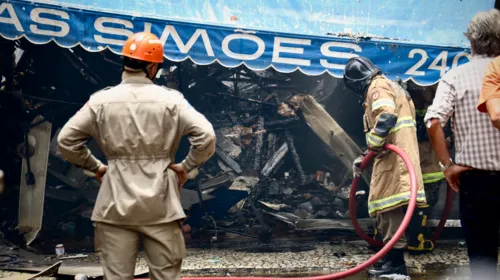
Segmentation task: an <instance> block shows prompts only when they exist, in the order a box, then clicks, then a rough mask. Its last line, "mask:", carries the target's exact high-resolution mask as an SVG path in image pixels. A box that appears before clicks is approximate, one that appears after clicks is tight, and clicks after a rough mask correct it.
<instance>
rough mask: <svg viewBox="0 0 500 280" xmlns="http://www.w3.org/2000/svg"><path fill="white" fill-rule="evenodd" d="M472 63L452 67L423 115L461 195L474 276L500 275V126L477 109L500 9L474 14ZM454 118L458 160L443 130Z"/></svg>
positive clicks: (498, 39)
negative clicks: (449, 146) (499, 271)
mask: <svg viewBox="0 0 500 280" xmlns="http://www.w3.org/2000/svg"><path fill="white" fill-rule="evenodd" d="M465 35H466V36H467V38H468V39H469V41H470V44H471V53H472V58H471V60H470V62H468V63H466V64H463V65H461V66H459V67H457V68H455V69H452V70H451V71H449V72H448V73H447V74H446V75H445V76H444V77H443V78H442V80H441V81H440V82H439V84H438V88H437V91H436V97H435V99H434V101H433V104H432V105H431V106H430V107H429V108H428V110H427V113H426V115H425V118H424V122H425V123H426V126H427V131H428V133H429V138H430V139H431V142H432V145H433V148H434V150H435V151H436V154H437V155H438V158H439V161H440V167H441V170H442V171H443V172H444V175H445V177H446V180H447V181H448V183H449V185H450V186H451V187H452V188H453V189H454V190H455V191H456V192H459V194H460V220H461V224H462V228H463V231H464V235H465V241H466V243H467V251H468V256H469V261H470V268H471V272H472V279H497V262H498V246H497V245H498V244H497V242H498V230H499V225H500V131H498V130H497V129H496V128H495V127H494V126H492V125H491V122H490V119H489V117H488V115H487V114H483V113H481V112H479V111H478V110H477V109H476V105H477V102H478V99H479V96H480V93H481V88H482V83H483V77H484V75H485V72H486V69H487V67H488V64H489V63H490V62H491V61H492V59H493V58H494V57H495V56H498V55H500V11H498V10H495V9H492V10H489V11H487V12H480V13H478V14H476V15H475V16H474V18H473V19H472V21H471V22H470V24H469V27H468V30H467V32H466V33H465ZM450 118H451V124H452V129H453V133H454V136H455V144H454V145H455V162H453V161H452V159H451V158H450V155H449V153H448V149H447V146H446V142H445V137H444V134H443V127H444V126H445V125H446V124H447V123H448V121H449V120H450Z"/></svg>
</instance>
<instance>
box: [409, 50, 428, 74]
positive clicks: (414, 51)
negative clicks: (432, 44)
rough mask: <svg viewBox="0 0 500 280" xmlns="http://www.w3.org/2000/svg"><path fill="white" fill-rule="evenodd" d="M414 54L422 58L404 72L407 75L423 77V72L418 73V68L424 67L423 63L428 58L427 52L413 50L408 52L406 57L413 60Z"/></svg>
mask: <svg viewBox="0 0 500 280" xmlns="http://www.w3.org/2000/svg"><path fill="white" fill-rule="evenodd" d="M415 54H419V55H420V56H422V58H421V59H420V60H419V61H418V62H417V64H415V65H414V66H413V67H412V68H410V69H409V70H408V71H406V74H407V75H414V76H425V72H424V71H418V68H420V67H421V66H422V65H424V63H425V61H427V59H428V58H429V56H428V55H427V52H426V51H425V50H422V49H413V50H411V51H410V54H409V55H408V57H409V58H414V57H415Z"/></svg>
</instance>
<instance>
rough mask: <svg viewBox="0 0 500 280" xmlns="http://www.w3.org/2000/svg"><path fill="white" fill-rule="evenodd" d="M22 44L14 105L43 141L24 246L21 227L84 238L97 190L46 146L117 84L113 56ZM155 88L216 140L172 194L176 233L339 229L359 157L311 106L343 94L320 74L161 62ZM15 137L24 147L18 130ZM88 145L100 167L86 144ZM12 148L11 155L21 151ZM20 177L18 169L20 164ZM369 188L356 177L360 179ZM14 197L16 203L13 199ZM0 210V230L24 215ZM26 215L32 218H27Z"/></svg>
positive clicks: (348, 139)
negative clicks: (35, 205) (47, 68)
mask: <svg viewBox="0 0 500 280" xmlns="http://www.w3.org/2000/svg"><path fill="white" fill-rule="evenodd" d="M25 44H26V43H25ZM49 46H50V45H47V47H45V46H43V47H44V48H50V47H49ZM30 48H33V47H32V46H31V47H30ZM30 48H26V50H27V51H25V55H24V56H23V58H22V59H21V60H20V62H19V63H18V65H17V69H16V72H15V76H16V77H18V79H17V80H16V83H15V84H16V86H17V88H18V91H20V92H22V94H23V95H24V99H26V100H25V103H26V105H27V106H26V107H27V108H25V109H26V110H28V111H30V112H31V114H32V115H33V116H35V117H36V115H41V116H43V118H44V120H45V121H47V122H49V123H51V129H50V128H49V132H48V135H47V137H49V138H48V139H49V140H50V141H49V142H50V150H49V155H48V163H47V167H46V170H47V172H46V173H47V175H46V176H47V177H46V185H45V196H44V197H45V201H44V202H43V201H42V203H41V205H43V206H40V207H43V209H40V210H39V211H38V212H37V213H38V215H39V217H38V220H39V221H42V218H43V223H42V224H43V226H40V228H38V229H36V230H33V228H32V229H26V231H25V238H26V237H27V235H28V234H27V233H28V232H29V231H30V230H31V232H33V231H34V232H35V233H34V235H36V234H37V232H38V230H39V232H38V235H39V236H40V235H45V233H46V234H47V236H49V234H50V236H51V237H54V238H58V237H59V236H63V235H66V236H77V237H80V238H84V239H85V238H87V237H88V236H91V235H92V231H93V229H92V225H91V222H90V220H89V218H90V214H91V211H92V207H93V204H94V202H95V198H96V196H97V192H98V189H99V184H98V183H97V182H96V181H95V180H94V179H93V178H90V177H88V176H87V175H86V174H84V173H83V171H82V170H80V169H78V168H77V167H74V166H72V165H71V164H69V163H68V162H66V161H64V159H63V158H62V157H61V156H60V154H59V153H58V151H57V145H56V139H57V134H58V130H59V128H60V127H62V125H63V124H64V123H65V121H66V120H67V118H69V117H70V116H71V114H72V113H71V112H73V113H74V112H76V110H78V109H79V106H78V105H77V104H82V105H83V103H84V102H85V100H86V99H87V98H88V96H89V95H90V94H91V93H92V90H97V89H99V88H102V87H104V86H109V85H113V84H116V83H117V82H119V77H120V72H119V71H120V70H121V68H120V67H118V66H119V65H120V60H119V57H117V56H114V55H113V54H110V53H108V52H106V51H104V52H102V53H99V54H93V53H88V52H85V51H82V50H79V49H75V50H74V51H73V50H71V51H69V50H64V49H60V48H50V52H47V53H48V54H47V55H45V56H43V57H42V56H40V54H39V53H40V52H35V51H30ZM40 48H42V47H40ZM60 52H64V55H62V56H61V55H60ZM50 56H57V57H61V59H62V60H64V61H60V62H59V63H58V64H57V65H59V64H62V65H64V67H65V68H61V69H64V71H65V72H66V71H69V70H65V69H66V68H67V67H70V68H71V67H73V68H75V69H74V70H77V72H75V73H77V74H78V75H76V74H75V75H73V76H75V78H73V79H72V81H71V82H67V81H61V79H57V77H58V75H46V73H45V72H43V71H40V69H39V68H36V65H38V66H39V65H40V64H41V63H44V62H45V61H47V60H50ZM66 62H69V63H66ZM33 65H34V66H33ZM57 65H54V67H56V66H57ZM21 66H22V67H21ZM61 67H62V66H61ZM35 68H36V69H38V70H37V71H34V70H33V69H35ZM54 69H58V68H57V67H56V68H54ZM156 82H157V83H159V84H162V85H163V86H166V87H169V88H174V89H177V90H179V91H180V92H182V93H183V94H184V96H185V97H186V99H187V100H188V101H189V102H190V103H191V104H192V105H193V107H195V108H196V109H197V110H198V111H200V112H201V113H203V114H204V115H205V116H206V117H207V118H208V119H209V120H210V121H211V123H212V124H213V127H214V129H215V131H216V135H217V149H216V154H215V155H214V156H213V157H212V158H211V159H210V160H209V161H208V162H206V163H205V164H204V165H203V166H202V167H201V168H200V169H199V170H198V176H197V177H196V178H195V179H194V180H190V181H188V183H187V184H186V185H185V187H184V188H183V189H182V190H181V200H182V206H183V208H184V210H185V211H186V214H187V215H188V219H187V220H186V221H185V225H186V228H187V227H188V228H191V229H193V231H198V232H200V231H201V232H206V231H211V232H214V235H213V237H214V238H216V236H217V234H219V233H221V232H233V233H236V234H241V235H246V236H252V237H257V236H260V237H263V238H266V237H269V236H270V234H271V232H273V230H275V229H277V228H279V229H281V231H300V230H322V229H342V228H349V227H350V224H349V223H348V222H347V219H348V216H349V213H348V199H349V186H350V183H351V180H352V171H351V169H350V168H351V163H352V161H353V159H354V158H355V157H357V156H358V155H359V154H360V153H361V149H360V148H359V147H358V145H356V144H355V142H354V141H353V140H352V139H351V137H350V136H348V134H347V133H346V132H345V131H344V130H343V129H342V128H341V126H340V125H339V124H338V123H337V121H336V120H335V119H334V118H333V117H331V116H330V115H329V114H328V113H327V111H326V110H325V108H324V107H323V105H321V104H325V103H327V101H328V100H332V96H333V93H334V92H335V89H336V90H337V91H338V90H339V88H340V90H342V88H343V87H337V80H336V79H334V78H333V77H331V76H329V75H327V74H325V75H323V76H318V77H307V76H305V75H303V74H301V73H299V72H294V73H291V74H282V73H278V72H276V71H274V70H273V69H268V70H265V71H252V70H249V69H248V68H246V67H244V66H240V67H237V68H232V69H228V68H225V67H223V66H221V65H219V64H212V65H208V66H197V65H195V64H193V63H191V62H190V61H185V62H181V63H170V64H169V63H166V64H164V68H163V69H162V71H161V73H160V74H159V76H158V79H157V81H156ZM84 92H85V93H84ZM35 93H36V94H35ZM337 97H338V96H337ZM61 101H62V102H64V103H61ZM342 102H343V101H342ZM344 103H345V102H344ZM347 103H348V102H347ZM61 104H65V106H61ZM28 105H29V106H28ZM80 106H81V105H80ZM353 106H358V104H353ZM62 107H64V110H62V109H63V108H62ZM31 119H34V117H33V118H31ZM28 124H29V123H28ZM32 129H33V128H32ZM20 131H22V130H20ZM18 138H19V139H25V137H24V134H22V135H20V137H18ZM23 146H24V147H27V149H28V150H29V149H30V148H34V149H35V148H36V147H30V142H29V141H22V140H21V142H20V143H19V145H18V146H16V147H21V148H22V147H23ZM88 146H89V148H90V149H91V150H92V151H93V153H94V154H95V155H96V156H97V157H98V158H99V159H101V160H102V161H104V162H105V157H104V155H103V154H102V153H101V152H100V150H99V148H98V145H97V144H96V142H95V141H94V140H91V141H90V142H89V144H88ZM21 148H19V149H20V150H19V151H25V150H26V149H24V150H23V149H21ZM19 151H14V152H13V153H12V154H15V158H16V161H17V163H18V164H19V165H21V164H20V161H21V159H22V160H23V161H25V160H26V154H25V153H19ZM188 151H189V143H188V141H187V140H185V141H183V142H182V143H181V145H180V149H179V152H178V155H177V159H176V160H177V161H180V160H182V159H183V158H184V157H185V156H186V154H187V152H188ZM32 166H33V163H32ZM19 172H26V171H25V170H23V171H21V170H20V168H19ZM34 173H36V172H34ZM20 177H25V174H21V176H20ZM368 180H369V178H367V177H364V181H365V182H366V181H368ZM18 184H20V185H22V182H21V183H18ZM21 189H22V186H21ZM16 192H17V193H18V195H19V188H17V190H16V188H10V192H9V186H6V193H5V194H4V195H3V198H1V199H4V200H5V199H6V197H7V196H8V194H7V193H10V194H13V193H16ZM359 194H360V195H359V200H360V201H363V200H365V199H366V195H363V192H362V191H361V192H360V193H359ZM21 196H22V194H21ZM14 200H18V199H14ZM18 201H19V202H20V204H22V203H23V201H24V200H23V199H19V200H18ZM9 205H10V206H8V207H7V204H4V205H3V206H2V209H1V211H0V216H2V217H9V216H10V217H11V218H6V219H4V222H3V223H4V224H3V225H2V227H1V229H0V230H2V231H3V232H6V231H9V229H12V228H13V227H14V225H15V224H18V223H19V221H18V220H22V219H23V217H22V215H21V211H19V213H20V217H19V219H18V220H17V219H16V220H14V219H13V218H12V216H14V217H15V216H17V213H18V209H17V207H19V209H22V208H23V206H22V205H17V204H16V203H13V202H12V203H10V204H9ZM359 206H360V207H358V208H359V209H358V210H359V211H358V215H359V216H360V217H362V216H366V213H367V211H366V209H365V208H364V207H366V206H365V204H364V203H359ZM14 207H15V209H11V208H14ZM7 208H9V209H7ZM30 211H31V212H30V213H31V214H30V215H33V212H34V211H35V210H34V209H30ZM187 225H189V226H187ZM21 230H22V229H21ZM274 232H276V231H274ZM31 235H33V233H31ZM31 239H34V236H32V237H31Z"/></svg>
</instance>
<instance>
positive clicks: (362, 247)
mask: <svg viewBox="0 0 500 280" xmlns="http://www.w3.org/2000/svg"><path fill="white" fill-rule="evenodd" d="M205 245H206V244H205ZM195 247H196V246H195ZM195 247H191V248H189V250H188V257H187V258H186V259H185V261H184V263H183V268H182V269H183V275H184V276H281V277H293V276H296V277H299V276H300V277H304V276H313V275H324V274H330V273H333V272H337V271H343V270H346V269H349V268H352V267H354V266H356V265H358V264H360V263H362V262H364V261H365V260H367V259H368V258H369V257H371V256H372V255H373V254H374V252H373V251H371V250H369V249H367V248H366V243H364V242H362V241H352V242H342V243H340V244H337V243H335V244H332V243H331V242H318V241H307V240H273V242H271V243H269V244H259V243H256V242H248V241H244V242H241V241H238V242H233V241H227V242H226V241H224V242H222V243H221V244H213V245H209V246H205V247H210V248H200V247H197V248H195ZM405 258H406V262H407V266H408V270H409V272H410V273H411V275H412V278H411V279H455V280H461V279H467V278H466V277H467V276H468V275H469V273H468V267H467V266H468V260H467V255H466V250H465V249H464V248H462V247H461V246H460V245H459V242H458V241H447V242H446V243H445V244H443V243H441V245H439V247H438V248H436V250H435V251H434V252H433V253H431V254H426V255H421V256H409V255H406V257H405ZM82 261H85V262H91V263H96V262H98V258H97V256H96V255H93V254H90V255H89V258H87V259H85V260H82ZM138 266H146V262H145V260H144V258H143V255H142V254H141V255H140V256H139V262H138ZM9 273H10V272H9ZM9 273H6V272H4V273H3V274H2V272H1V271H0V279H1V278H5V277H14V276H16V275H15V274H12V273H10V274H9ZM11 279H27V278H17V277H16V278H11ZM58 279H59V278H58ZM60 279H71V278H60ZM349 279H353V280H354V279H367V277H366V274H365V273H362V274H360V275H358V276H355V277H352V278H349Z"/></svg>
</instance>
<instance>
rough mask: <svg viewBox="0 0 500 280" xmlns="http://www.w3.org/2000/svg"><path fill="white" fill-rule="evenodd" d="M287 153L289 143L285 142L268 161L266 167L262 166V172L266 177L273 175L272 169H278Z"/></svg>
mask: <svg viewBox="0 0 500 280" xmlns="http://www.w3.org/2000/svg"><path fill="white" fill-rule="evenodd" d="M287 153H288V145H287V143H283V145H281V147H280V148H279V149H278V151H277V152H276V153H275V154H274V155H273V156H272V157H271V158H270V159H269V160H268V161H267V162H266V164H265V165H264V168H262V171H261V174H262V175H264V176H265V177H268V176H269V175H271V173H272V171H273V170H275V169H276V167H277V166H278V165H279V164H280V163H281V161H282V160H283V158H284V157H285V155H286V154H287Z"/></svg>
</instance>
